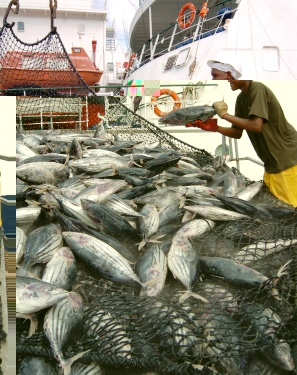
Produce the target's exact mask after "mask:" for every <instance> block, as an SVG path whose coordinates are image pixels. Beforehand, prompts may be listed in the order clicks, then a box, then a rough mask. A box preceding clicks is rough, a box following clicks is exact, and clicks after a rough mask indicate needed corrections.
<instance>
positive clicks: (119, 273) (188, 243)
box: [16, 129, 297, 375]
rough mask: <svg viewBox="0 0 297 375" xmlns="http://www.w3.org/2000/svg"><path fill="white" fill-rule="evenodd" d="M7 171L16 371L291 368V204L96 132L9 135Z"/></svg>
mask: <svg viewBox="0 0 297 375" xmlns="http://www.w3.org/2000/svg"><path fill="white" fill-rule="evenodd" d="M16 171H17V172H16V173H17V212H16V221H17V264H18V266H17V267H18V268H17V297H16V298H17V299H16V300H17V307H16V309H17V316H18V318H19V319H18V320H17V325H18V339H17V343H18V344H17V346H18V348H17V349H18V353H19V372H20V374H29V372H30V374H32V373H37V372H36V371H37V370H36V369H39V371H41V372H39V373H49V374H56V373H57V374H58V373H59V371H60V372H61V371H62V373H64V374H102V373H103V372H104V370H105V371H106V373H108V374H116V373H120V372H121V373H122V374H125V373H126V372H125V371H127V374H128V373H129V374H132V373H133V374H144V373H148V372H146V369H148V370H154V371H157V372H158V373H164V374H192V373H201V374H202V373H203V374H213V373H219V374H228V375H234V374H238V375H239V374H250V375H252V374H253V375H255V374H263V373H267V374H268V373H269V374H285V373H288V374H289V373H290V372H292V371H293V370H294V369H295V363H294V358H293V356H294V355H293V354H294V351H296V347H295V345H296V344H297V337H296V328H295V326H296V324H295V321H296V317H297V314H296V293H297V291H296V280H297V272H296V268H297V259H296V251H297V218H296V212H295V210H294V208H293V207H289V206H288V205H279V204H275V205H271V204H265V203H263V202H262V203H259V202H258V203H255V202H257V197H258V196H259V195H260V194H263V191H264V187H263V184H262V183H261V182H255V183H251V184H250V185H249V186H245V178H244V177H243V176H242V175H241V174H240V173H239V172H238V171H236V170H232V169H229V168H227V167H226V166H225V165H224V164H223V163H222V161H221V159H220V158H216V159H214V161H213V163H212V165H204V166H201V165H199V164H198V163H197V161H195V160H194V159H192V158H190V157H188V156H187V155H183V154H182V153H181V152H180V151H177V150H174V149H169V148H164V147H161V145H160V144H159V142H156V143H147V142H145V141H143V142H135V141H127V140H125V141H123V140H121V139H109V138H107V137H106V135H105V134H104V131H103V129H101V132H100V136H98V132H96V134H95V135H94V136H92V135H88V134H73V133H60V134H56V133H55V132H45V133H40V132H36V133H32V134H26V133H19V134H18V135H17V170H16ZM267 194H268V193H267ZM270 198H271V197H270ZM270 202H271V200H270ZM275 202H277V200H275ZM278 203H279V202H278ZM23 319H28V321H29V323H30V324H25V323H24V320H23ZM58 365H59V366H58ZM117 367H119V368H120V369H119V370H117ZM125 369H127V370H125ZM117 371H118V372H117Z"/></svg>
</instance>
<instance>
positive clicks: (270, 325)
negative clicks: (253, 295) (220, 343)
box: [237, 303, 295, 371]
mask: <svg viewBox="0 0 297 375" xmlns="http://www.w3.org/2000/svg"><path fill="white" fill-rule="evenodd" d="M237 319H238V320H239V321H240V323H241V325H242V327H243V328H244V329H245V335H246V336H247V338H248V339H249V340H253V339H254V340H255V346H256V345H260V346H261V353H262V354H263V355H264V357H265V358H266V359H267V360H268V361H269V362H270V363H271V364H273V365H274V366H277V367H278V368H281V369H282V370H285V371H293V370H294V369H295V364H294V360H293V356H292V351H291V347H290V345H289V344H288V343H287V342H285V341H284V340H279V338H278V330H279V328H280V326H281V324H282V321H281V319H280V317H279V316H278V314H277V313H276V312H275V311H273V310H272V309H271V308H269V307H264V306H261V305H259V304H256V303H242V304H241V305H240V309H239V312H238V313H237Z"/></svg>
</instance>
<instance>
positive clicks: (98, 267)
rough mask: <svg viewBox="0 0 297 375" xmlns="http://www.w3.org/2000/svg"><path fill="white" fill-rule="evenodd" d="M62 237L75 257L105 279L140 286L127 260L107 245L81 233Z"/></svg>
mask: <svg viewBox="0 0 297 375" xmlns="http://www.w3.org/2000/svg"><path fill="white" fill-rule="evenodd" d="M63 237H64V239H65V241H66V243H67V245H68V246H69V247H70V249H71V250H72V251H73V252H74V254H75V255H77V256H78V257H79V258H80V259H81V260H82V261H83V262H85V263H87V264H88V265H89V266H90V267H91V268H92V269H94V270H95V271H99V272H100V273H101V274H103V276H105V277H106V278H108V279H111V280H115V281H119V282H128V283H131V282H136V283H138V284H140V285H141V286H142V283H141V282H140V280H139V279H138V277H137V276H136V274H135V273H134V272H133V270H132V268H131V266H130V264H129V262H128V261H127V259H125V258H124V257H123V256H121V255H120V254H119V253H118V252H117V251H116V250H115V249H113V248H112V247H111V246H110V245H108V244H107V243H105V242H103V241H101V240H99V239H97V238H95V237H92V236H89V235H87V234H83V233H75V232H63Z"/></svg>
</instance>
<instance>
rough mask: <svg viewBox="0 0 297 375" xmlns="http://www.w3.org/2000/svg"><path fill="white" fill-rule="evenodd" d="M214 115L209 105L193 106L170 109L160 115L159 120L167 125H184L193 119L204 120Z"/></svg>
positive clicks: (214, 112)
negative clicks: (165, 113) (163, 114)
mask: <svg viewBox="0 0 297 375" xmlns="http://www.w3.org/2000/svg"><path fill="white" fill-rule="evenodd" d="M215 115H216V111H215V110H214V108H213V107H211V106H207V105H205V106H195V107H189V108H181V109H177V110H176V111H171V112H169V113H168V114H167V115H165V116H163V117H161V118H160V120H159V122H160V123H162V124H169V125H184V124H188V123H189V122H194V121H195V120H200V121H206V120H208V119H209V118H211V117H213V116H215Z"/></svg>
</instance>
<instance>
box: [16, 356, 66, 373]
mask: <svg viewBox="0 0 297 375" xmlns="http://www.w3.org/2000/svg"><path fill="white" fill-rule="evenodd" d="M32 374H34V375H45V374H46V375H59V369H58V366H57V364H56V362H54V361H53V360H48V359H47V358H45V357H35V356H34V357H31V356H27V357H25V358H24V359H23V360H22V362H21V365H20V368H19V373H18V375H32Z"/></svg>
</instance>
